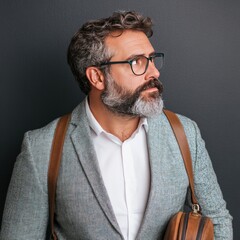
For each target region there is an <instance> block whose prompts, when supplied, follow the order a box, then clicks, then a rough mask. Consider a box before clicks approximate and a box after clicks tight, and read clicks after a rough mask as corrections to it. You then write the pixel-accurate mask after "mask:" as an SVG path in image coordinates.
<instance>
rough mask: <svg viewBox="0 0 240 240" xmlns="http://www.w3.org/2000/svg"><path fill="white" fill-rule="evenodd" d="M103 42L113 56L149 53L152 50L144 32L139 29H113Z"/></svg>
mask: <svg viewBox="0 0 240 240" xmlns="http://www.w3.org/2000/svg"><path fill="white" fill-rule="evenodd" d="M105 44H106V47H107V48H108V50H109V51H110V52H111V54H112V55H113V56H119V57H121V56H122V57H127V56H131V55H134V54H135V55H140V54H150V53H152V52H153V51H154V48H153V46H152V44H151V43H150V41H149V39H148V37H147V36H146V35H145V33H143V32H141V31H133V30H125V31H122V32H120V31H115V32H113V33H111V34H110V35H109V36H107V37H106V39H105Z"/></svg>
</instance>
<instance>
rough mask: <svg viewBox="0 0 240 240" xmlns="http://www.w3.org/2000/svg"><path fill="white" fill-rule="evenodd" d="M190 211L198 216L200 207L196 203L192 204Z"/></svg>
mask: <svg viewBox="0 0 240 240" xmlns="http://www.w3.org/2000/svg"><path fill="white" fill-rule="evenodd" d="M192 210H193V213H194V214H200V206H199V204H198V203H194V204H192Z"/></svg>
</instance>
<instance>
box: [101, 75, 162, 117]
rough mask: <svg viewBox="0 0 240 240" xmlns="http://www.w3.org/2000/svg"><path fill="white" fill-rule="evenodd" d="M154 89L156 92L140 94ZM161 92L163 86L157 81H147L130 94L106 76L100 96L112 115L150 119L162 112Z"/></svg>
mask: <svg viewBox="0 0 240 240" xmlns="http://www.w3.org/2000/svg"><path fill="white" fill-rule="evenodd" d="M154 87H156V88H157V89H158V91H154V92H149V93H147V94H144V95H143V94H141V93H142V92H143V91H144V90H147V89H149V88H154ZM162 92H163V85H162V83H161V82H160V81H159V80H158V79H152V80H149V81H148V82H147V83H145V84H143V85H141V86H139V87H138V88H137V89H136V90H135V91H133V92H132V91H129V90H127V89H125V88H123V87H121V86H120V85H118V84H117V83H116V82H115V81H114V79H113V78H112V77H111V76H110V74H107V76H106V87H105V89H104V91H103V92H102V94H101V99H102V102H103V103H104V105H105V106H106V107H107V109H109V110H110V111H111V112H113V113H114V114H117V115H121V116H128V117H136V116H140V117H151V116H154V115H157V114H160V113H161V112H162V109H163V100H162Z"/></svg>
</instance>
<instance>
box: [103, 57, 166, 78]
mask: <svg viewBox="0 0 240 240" xmlns="http://www.w3.org/2000/svg"><path fill="white" fill-rule="evenodd" d="M141 57H144V58H146V59H147V64H146V66H145V70H144V72H143V73H141V74H136V73H135V72H134V71H133V67H132V63H133V61H134V60H135V59H136V58H137V57H135V58H133V59H130V60H125V61H113V62H103V63H100V65H99V67H103V66H106V65H111V64H122V63H128V64H129V65H130V66H131V70H132V72H133V74H134V75H136V76H141V75H143V74H144V73H145V72H146V71H147V69H148V66H149V61H151V62H154V59H155V58H156V57H162V59H163V62H164V53H153V54H152V55H151V56H149V57H146V56H144V55H141Z"/></svg>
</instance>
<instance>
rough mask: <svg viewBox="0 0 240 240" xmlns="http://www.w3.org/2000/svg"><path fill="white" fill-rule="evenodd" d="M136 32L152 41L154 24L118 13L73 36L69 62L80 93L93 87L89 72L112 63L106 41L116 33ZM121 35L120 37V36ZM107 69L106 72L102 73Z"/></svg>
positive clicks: (132, 12) (90, 22) (88, 26)
mask: <svg viewBox="0 0 240 240" xmlns="http://www.w3.org/2000/svg"><path fill="white" fill-rule="evenodd" d="M124 30H136V31H141V32H143V33H145V34H146V36H147V37H149V38H150V37H151V36H152V34H153V31H152V20H151V19H150V18H149V17H144V16H142V15H141V14H139V13H137V12H134V11H118V12H114V13H113V14H112V16H110V17H108V18H103V19H99V20H92V21H89V22H87V23H85V24H84V25H83V26H82V27H81V28H80V29H79V30H78V31H77V32H76V33H75V34H74V36H73V38H72V39H71V42H70V45H69V47H68V53H67V59H68V64H69V65H70V67H71V70H72V73H73V75H74V77H75V79H76V80H77V82H78V84H79V86H80V88H81V90H82V91H83V92H84V93H85V94H88V93H89V91H90V89H91V86H90V83H89V81H88V79H87V76H86V69H87V68H88V67H90V66H99V64H100V63H102V62H105V61H109V60H110V59H111V57H112V56H111V53H110V52H109V51H108V49H107V47H106V46H105V44H104V40H105V38H106V37H107V36H108V35H110V34H111V33H113V32H114V31H120V34H121V32H123V31H124ZM120 34H118V36H119V35H120ZM106 71H108V67H105V68H103V73H104V74H105V73H106Z"/></svg>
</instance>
